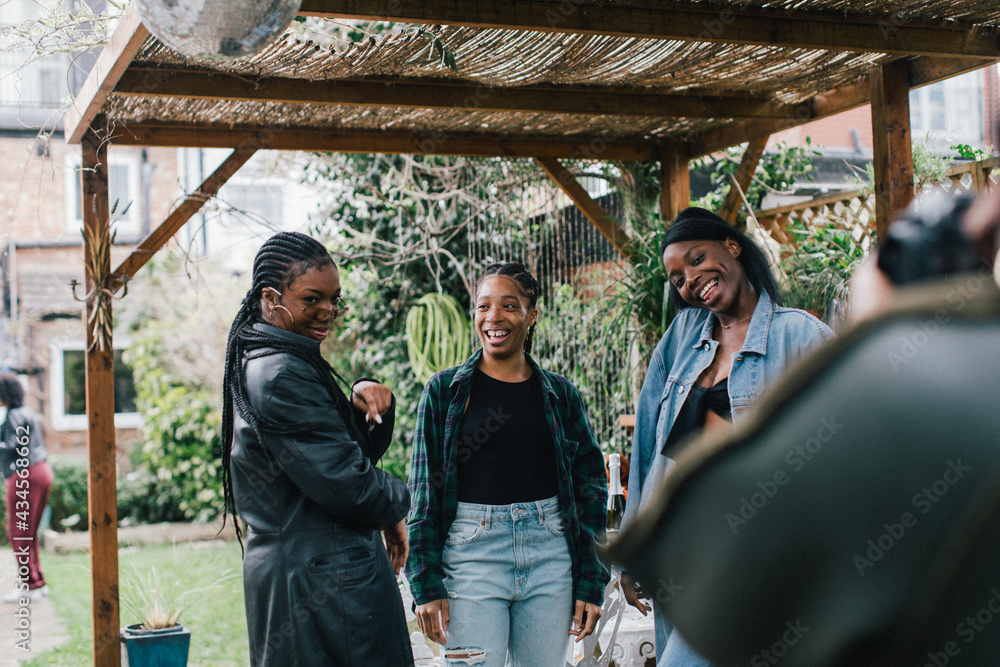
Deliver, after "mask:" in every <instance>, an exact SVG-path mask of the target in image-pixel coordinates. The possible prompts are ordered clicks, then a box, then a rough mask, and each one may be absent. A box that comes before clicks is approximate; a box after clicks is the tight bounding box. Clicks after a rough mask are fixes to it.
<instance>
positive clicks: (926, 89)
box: [910, 70, 987, 147]
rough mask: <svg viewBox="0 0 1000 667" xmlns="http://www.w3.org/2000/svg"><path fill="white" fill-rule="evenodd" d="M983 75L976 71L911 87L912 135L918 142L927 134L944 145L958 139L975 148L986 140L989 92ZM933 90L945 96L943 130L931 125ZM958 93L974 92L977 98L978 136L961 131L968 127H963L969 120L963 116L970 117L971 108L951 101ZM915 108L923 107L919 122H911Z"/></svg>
mask: <svg viewBox="0 0 1000 667" xmlns="http://www.w3.org/2000/svg"><path fill="white" fill-rule="evenodd" d="M983 77H984V73H983V72H981V71H979V70H976V71H973V72H968V73H966V74H963V75H961V76H957V77H953V78H951V79H946V80H944V81H938V82H937V83H933V84H931V85H929V86H923V87H921V88H914V89H913V90H911V91H910V108H911V112H910V118H911V133H912V135H913V138H914V139H915V140H917V141H923V140H924V138H925V137H927V136H929V137H930V138H931V140H933V141H937V142H941V143H945V144H948V143H952V142H956V141H960V142H969V143H971V144H972V145H973V147H976V144H978V143H981V142H982V141H984V140H985V137H984V136H983V131H984V119H983V115H984V95H985V94H986V92H987V88H986V83H985V81H984V80H983ZM932 91H936V92H939V93H940V94H941V95H942V96H943V97H944V104H943V107H942V110H943V112H944V129H936V128H932V127H931V122H930V117H929V116H930V112H931V105H930V100H931V92H932ZM958 93H963V94H964V93H972V97H974V98H976V99H975V103H976V105H977V106H976V108H975V109H974V112H975V114H976V116H977V119H978V122H977V123H976V124H975V129H974V132H975V133H976V135H977V136H975V137H969V136H964V135H963V134H962V132H963V130H965V129H969V128H965V127H963V125H966V123H964V122H963V120H962V119H963V118H965V117H967V116H968V114H969V112H970V110H969V109H967V108H965V107H964V105H956V104H954V103H953V102H952V99H953V98H954V97H955V96H956V95H957V94H958ZM914 107H919V110H920V116H919V120H920V122H919V123H915V122H912V121H913V120H914V118H913V116H914V115H915V114H914V113H913V108H914Z"/></svg>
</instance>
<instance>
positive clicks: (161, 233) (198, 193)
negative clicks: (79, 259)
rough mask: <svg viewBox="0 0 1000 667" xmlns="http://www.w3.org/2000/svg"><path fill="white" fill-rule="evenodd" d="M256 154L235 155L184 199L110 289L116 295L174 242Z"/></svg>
mask: <svg viewBox="0 0 1000 667" xmlns="http://www.w3.org/2000/svg"><path fill="white" fill-rule="evenodd" d="M255 152H257V149H256V148H254V147H252V146H250V147H244V148H238V149H236V150H235V151H233V152H232V154H231V155H230V156H229V157H227V158H226V159H225V160H224V161H223V162H222V164H220V165H219V167H218V168H217V169H216V170H215V171H214V172H212V174H211V175H210V176H209V177H208V178H206V179H205V182H204V183H202V184H201V185H200V186H199V187H198V189H197V190H195V191H194V192H192V193H191V194H189V195H188V196H187V197H185V198H184V201H183V202H181V204H180V205H179V206H178V207H177V208H176V209H174V210H173V211H172V212H171V213H170V215H168V216H167V218H166V220H164V221H163V222H162V223H160V225H159V226H158V227H157V228H156V229H154V230H153V231H151V232H150V233H149V234H147V235H146V238H144V239H142V240H141V241H139V244H138V245H137V246H136V247H135V249H134V250H133V251H132V253H131V254H130V255H129V256H128V257H127V258H125V261H123V262H122V263H121V264H120V265H119V266H118V268H117V269H115V270H114V272H113V274H112V279H111V284H110V286H109V289H110V290H111V291H112V292H114V291H117V290H118V289H119V288H120V287H121V286H122V285H123V284H124V283H125V282H126V281H128V280H129V279H131V278H132V277H133V276H135V273H136V271H138V270H139V269H140V268H142V267H143V265H145V264H146V262H148V261H149V260H150V259H152V257H153V255H155V254H156V251H157V250H159V249H160V248H162V247H163V246H164V245H165V244H166V243H167V241H169V240H170V239H171V238H173V236H174V234H176V233H177V231H178V230H179V229H180V228H181V227H183V226H184V224H185V223H186V222H187V221H188V220H190V219H191V216H193V215H194V214H195V213H197V212H198V211H199V210H201V207H202V206H204V205H205V203H206V202H207V201H208V200H209V199H211V198H212V197H213V196H215V194H216V193H218V192H219V188H221V187H222V186H223V185H225V184H226V182H227V181H228V180H229V179H230V178H232V177H233V174H235V173H236V172H237V171H239V169H240V167H242V166H243V165H244V164H246V162H247V160H249V159H250V158H251V157H252V156H253V154H254V153H255Z"/></svg>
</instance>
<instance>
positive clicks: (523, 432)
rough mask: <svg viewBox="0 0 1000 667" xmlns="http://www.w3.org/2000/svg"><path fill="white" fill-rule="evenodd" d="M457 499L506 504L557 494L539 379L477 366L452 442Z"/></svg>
mask: <svg viewBox="0 0 1000 667" xmlns="http://www.w3.org/2000/svg"><path fill="white" fill-rule="evenodd" d="M455 454H456V464H457V473H458V499H459V501H461V502H465V503H480V504H483V505H509V504H511V503H524V502H529V501H532V500H544V499H545V498H551V497H553V496H556V495H558V494H559V471H558V469H557V468H556V446H555V441H553V439H552V429H551V428H550V427H549V422H548V420H546V418H545V396H544V395H543V394H542V383H541V382H540V381H539V379H538V377H537V376H535V375H532V376H531V377H530V378H528V379H527V380H525V381H524V382H503V381H502V380H497V379H495V378H492V377H490V376H489V375H487V374H486V373H484V372H482V371H481V370H479V369H478V368H477V369H476V370H475V372H474V373H473V375H472V392H471V393H470V395H469V404H468V406H467V407H466V409H465V415H463V417H462V425H461V426H460V427H459V430H458V442H457V445H456V451H455Z"/></svg>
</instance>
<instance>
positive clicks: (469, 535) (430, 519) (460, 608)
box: [407, 262, 608, 667]
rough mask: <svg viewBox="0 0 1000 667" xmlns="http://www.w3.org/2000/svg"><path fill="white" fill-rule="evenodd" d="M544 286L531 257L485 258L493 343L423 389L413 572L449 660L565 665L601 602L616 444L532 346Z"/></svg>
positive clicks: (480, 287)
mask: <svg viewBox="0 0 1000 667" xmlns="http://www.w3.org/2000/svg"><path fill="white" fill-rule="evenodd" d="M537 300H538V282H537V281H536V280H535V279H534V278H533V277H532V276H531V275H530V274H529V273H528V272H527V270H525V268H524V266H523V265H521V264H520V263H517V262H511V263H507V264H491V265H490V266H489V267H487V269H486V272H485V274H484V275H483V276H482V277H481V278H480V279H479V282H478V284H477V286H476V300H475V327H476V332H477V333H478V335H479V340H480V341H481V343H482V349H481V350H478V351H476V352H475V353H474V354H473V355H472V356H471V357H470V358H469V360H468V361H466V362H465V363H464V364H463V365H462V366H458V367H455V368H450V369H448V370H446V371H442V372H440V373H438V374H437V375H435V376H434V377H433V378H431V380H430V382H428V384H427V387H426V388H425V389H424V393H423V396H422V398H421V399H420V407H419V409H418V415H417V430H416V435H415V440H414V444H413V460H412V466H411V473H410V492H411V494H412V495H413V509H412V511H411V513H410V518H409V527H410V543H411V545H412V547H411V550H410V558H409V561H408V562H407V576H408V577H409V580H410V588H411V590H412V592H413V597H414V602H415V603H416V605H417V608H416V613H417V622H418V624H419V625H420V629H421V630H422V631H423V633H424V635H426V636H427V637H429V638H430V639H432V640H433V641H436V642H438V643H440V644H443V645H445V647H446V649H445V651H444V664H445V665H453V664H454V665H459V664H460V665H466V664H476V665H484V666H485V667H503V665H504V664H505V661H506V660H507V659H508V654H509V659H510V662H509V663H507V664H511V665H514V666H515V667H563V666H564V665H565V664H566V654H567V649H568V647H569V635H575V636H576V638H577V641H580V640H581V639H583V638H584V637H585V636H587V635H588V634H590V633H591V632H593V630H594V626H595V623H596V622H597V619H598V618H599V617H600V615H601V603H602V601H603V598H604V587H605V585H606V584H607V582H608V573H607V571H606V570H605V569H604V567H603V566H602V565H601V562H600V561H599V560H598V557H597V555H596V553H595V551H594V545H595V541H596V540H597V538H598V537H600V536H601V535H603V533H604V529H605V523H606V519H607V514H606V503H607V479H606V477H605V473H604V458H603V456H602V455H601V450H600V448H599V447H598V445H597V442H596V441H595V439H594V434H593V431H592V430H591V428H590V422H589V421H588V419H587V413H586V409H585V407H584V405H583V400H582V399H581V398H580V393H579V392H578V391H577V389H576V387H574V386H573V385H572V384H571V383H570V382H569V381H568V380H566V379H565V378H562V377H560V376H558V375H555V374H554V373H549V372H548V371H544V370H542V369H541V368H539V367H538V364H536V363H535V361H534V360H533V359H532V358H531V357H530V356H528V353H529V352H530V351H531V342H532V338H533V334H534V330H535V321H536V319H537V318H538V308H537V307H536V302H537ZM449 657H451V658H452V659H449ZM470 660H476V662H474V663H473V662H470Z"/></svg>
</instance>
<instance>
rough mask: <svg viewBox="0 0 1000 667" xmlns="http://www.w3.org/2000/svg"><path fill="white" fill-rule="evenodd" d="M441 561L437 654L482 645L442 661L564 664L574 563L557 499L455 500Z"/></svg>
mask: <svg viewBox="0 0 1000 667" xmlns="http://www.w3.org/2000/svg"><path fill="white" fill-rule="evenodd" d="M441 562H442V565H443V567H444V586H445V588H446V589H447V591H448V612H449V615H450V617H451V620H450V621H449V624H448V644H447V646H446V648H445V651H444V653H445V655H447V653H448V650H449V649H454V648H458V647H465V648H476V649H480V650H482V651H484V652H485V655H484V656H483V657H482V659H481V660H479V661H476V662H469V661H468V660H460V661H459V660H456V661H450V660H447V659H445V660H444V664H445V665H463V666H464V665H470V664H475V665H482V666H483V667H504V665H505V664H506V665H512V666H513V667H522V666H523V667H564V665H565V664H566V656H567V649H568V647H569V639H570V636H569V634H567V633H568V631H569V629H570V624H571V622H572V617H573V569H572V561H571V560H570V555H569V544H568V543H567V541H566V535H565V533H564V532H563V522H562V515H561V514H560V513H559V500H558V498H554V497H553V498H548V499H546V500H539V501H535V502H529V503H515V504H513V505H477V504H474V503H459V504H458V513H457V514H456V516H455V521H454V523H452V525H451V530H450V531H449V532H448V539H447V540H446V542H445V545H444V552H443V554H442V559H441ZM508 652H509V654H510V656H509V660H508Z"/></svg>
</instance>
